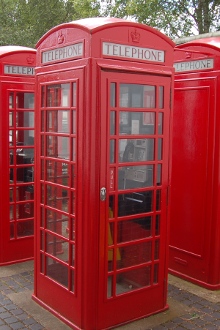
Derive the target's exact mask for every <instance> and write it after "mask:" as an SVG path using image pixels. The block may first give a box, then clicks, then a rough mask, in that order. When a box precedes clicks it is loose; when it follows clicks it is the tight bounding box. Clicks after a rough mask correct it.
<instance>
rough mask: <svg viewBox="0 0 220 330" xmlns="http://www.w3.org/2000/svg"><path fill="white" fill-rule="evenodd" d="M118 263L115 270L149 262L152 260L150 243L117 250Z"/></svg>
mask: <svg viewBox="0 0 220 330" xmlns="http://www.w3.org/2000/svg"><path fill="white" fill-rule="evenodd" d="M119 251H120V256H121V258H120V262H118V263H117V269H121V268H126V267H131V266H135V265H139V264H142V263H144V262H149V261H151V260H152V256H151V251H152V242H151V241H148V242H141V243H136V244H131V245H128V246H123V247H120V248H119Z"/></svg>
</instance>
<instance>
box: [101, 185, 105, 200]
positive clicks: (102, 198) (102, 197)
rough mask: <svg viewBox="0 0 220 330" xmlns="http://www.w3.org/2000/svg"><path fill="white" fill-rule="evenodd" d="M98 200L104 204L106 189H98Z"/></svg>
mask: <svg viewBox="0 0 220 330" xmlns="http://www.w3.org/2000/svg"><path fill="white" fill-rule="evenodd" d="M100 200H101V201H102V202H104V201H105V200H106V188H105V187H102V188H101V189H100Z"/></svg>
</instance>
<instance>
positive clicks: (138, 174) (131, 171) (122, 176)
mask: <svg viewBox="0 0 220 330" xmlns="http://www.w3.org/2000/svg"><path fill="white" fill-rule="evenodd" d="M153 169H154V166H153V165H143V166H129V167H128V166H124V167H119V171H118V187H119V189H132V188H138V187H139V188H141V187H150V186H153V178H154V173H153Z"/></svg>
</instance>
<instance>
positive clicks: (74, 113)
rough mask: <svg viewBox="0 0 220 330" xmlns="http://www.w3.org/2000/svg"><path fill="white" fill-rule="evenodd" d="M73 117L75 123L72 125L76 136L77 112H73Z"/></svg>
mask: <svg viewBox="0 0 220 330" xmlns="http://www.w3.org/2000/svg"><path fill="white" fill-rule="evenodd" d="M72 116H73V119H72V120H73V123H72V125H73V127H72V133H73V134H76V110H73V111H72Z"/></svg>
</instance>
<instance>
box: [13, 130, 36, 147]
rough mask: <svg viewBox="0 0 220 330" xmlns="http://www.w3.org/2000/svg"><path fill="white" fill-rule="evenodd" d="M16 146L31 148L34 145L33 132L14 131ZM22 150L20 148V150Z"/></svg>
mask: <svg viewBox="0 0 220 330" xmlns="http://www.w3.org/2000/svg"><path fill="white" fill-rule="evenodd" d="M16 145H17V146H24V145H26V146H33V145H34V130H22V129H19V130H17V131H16ZM21 149H22V148H21Z"/></svg>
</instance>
